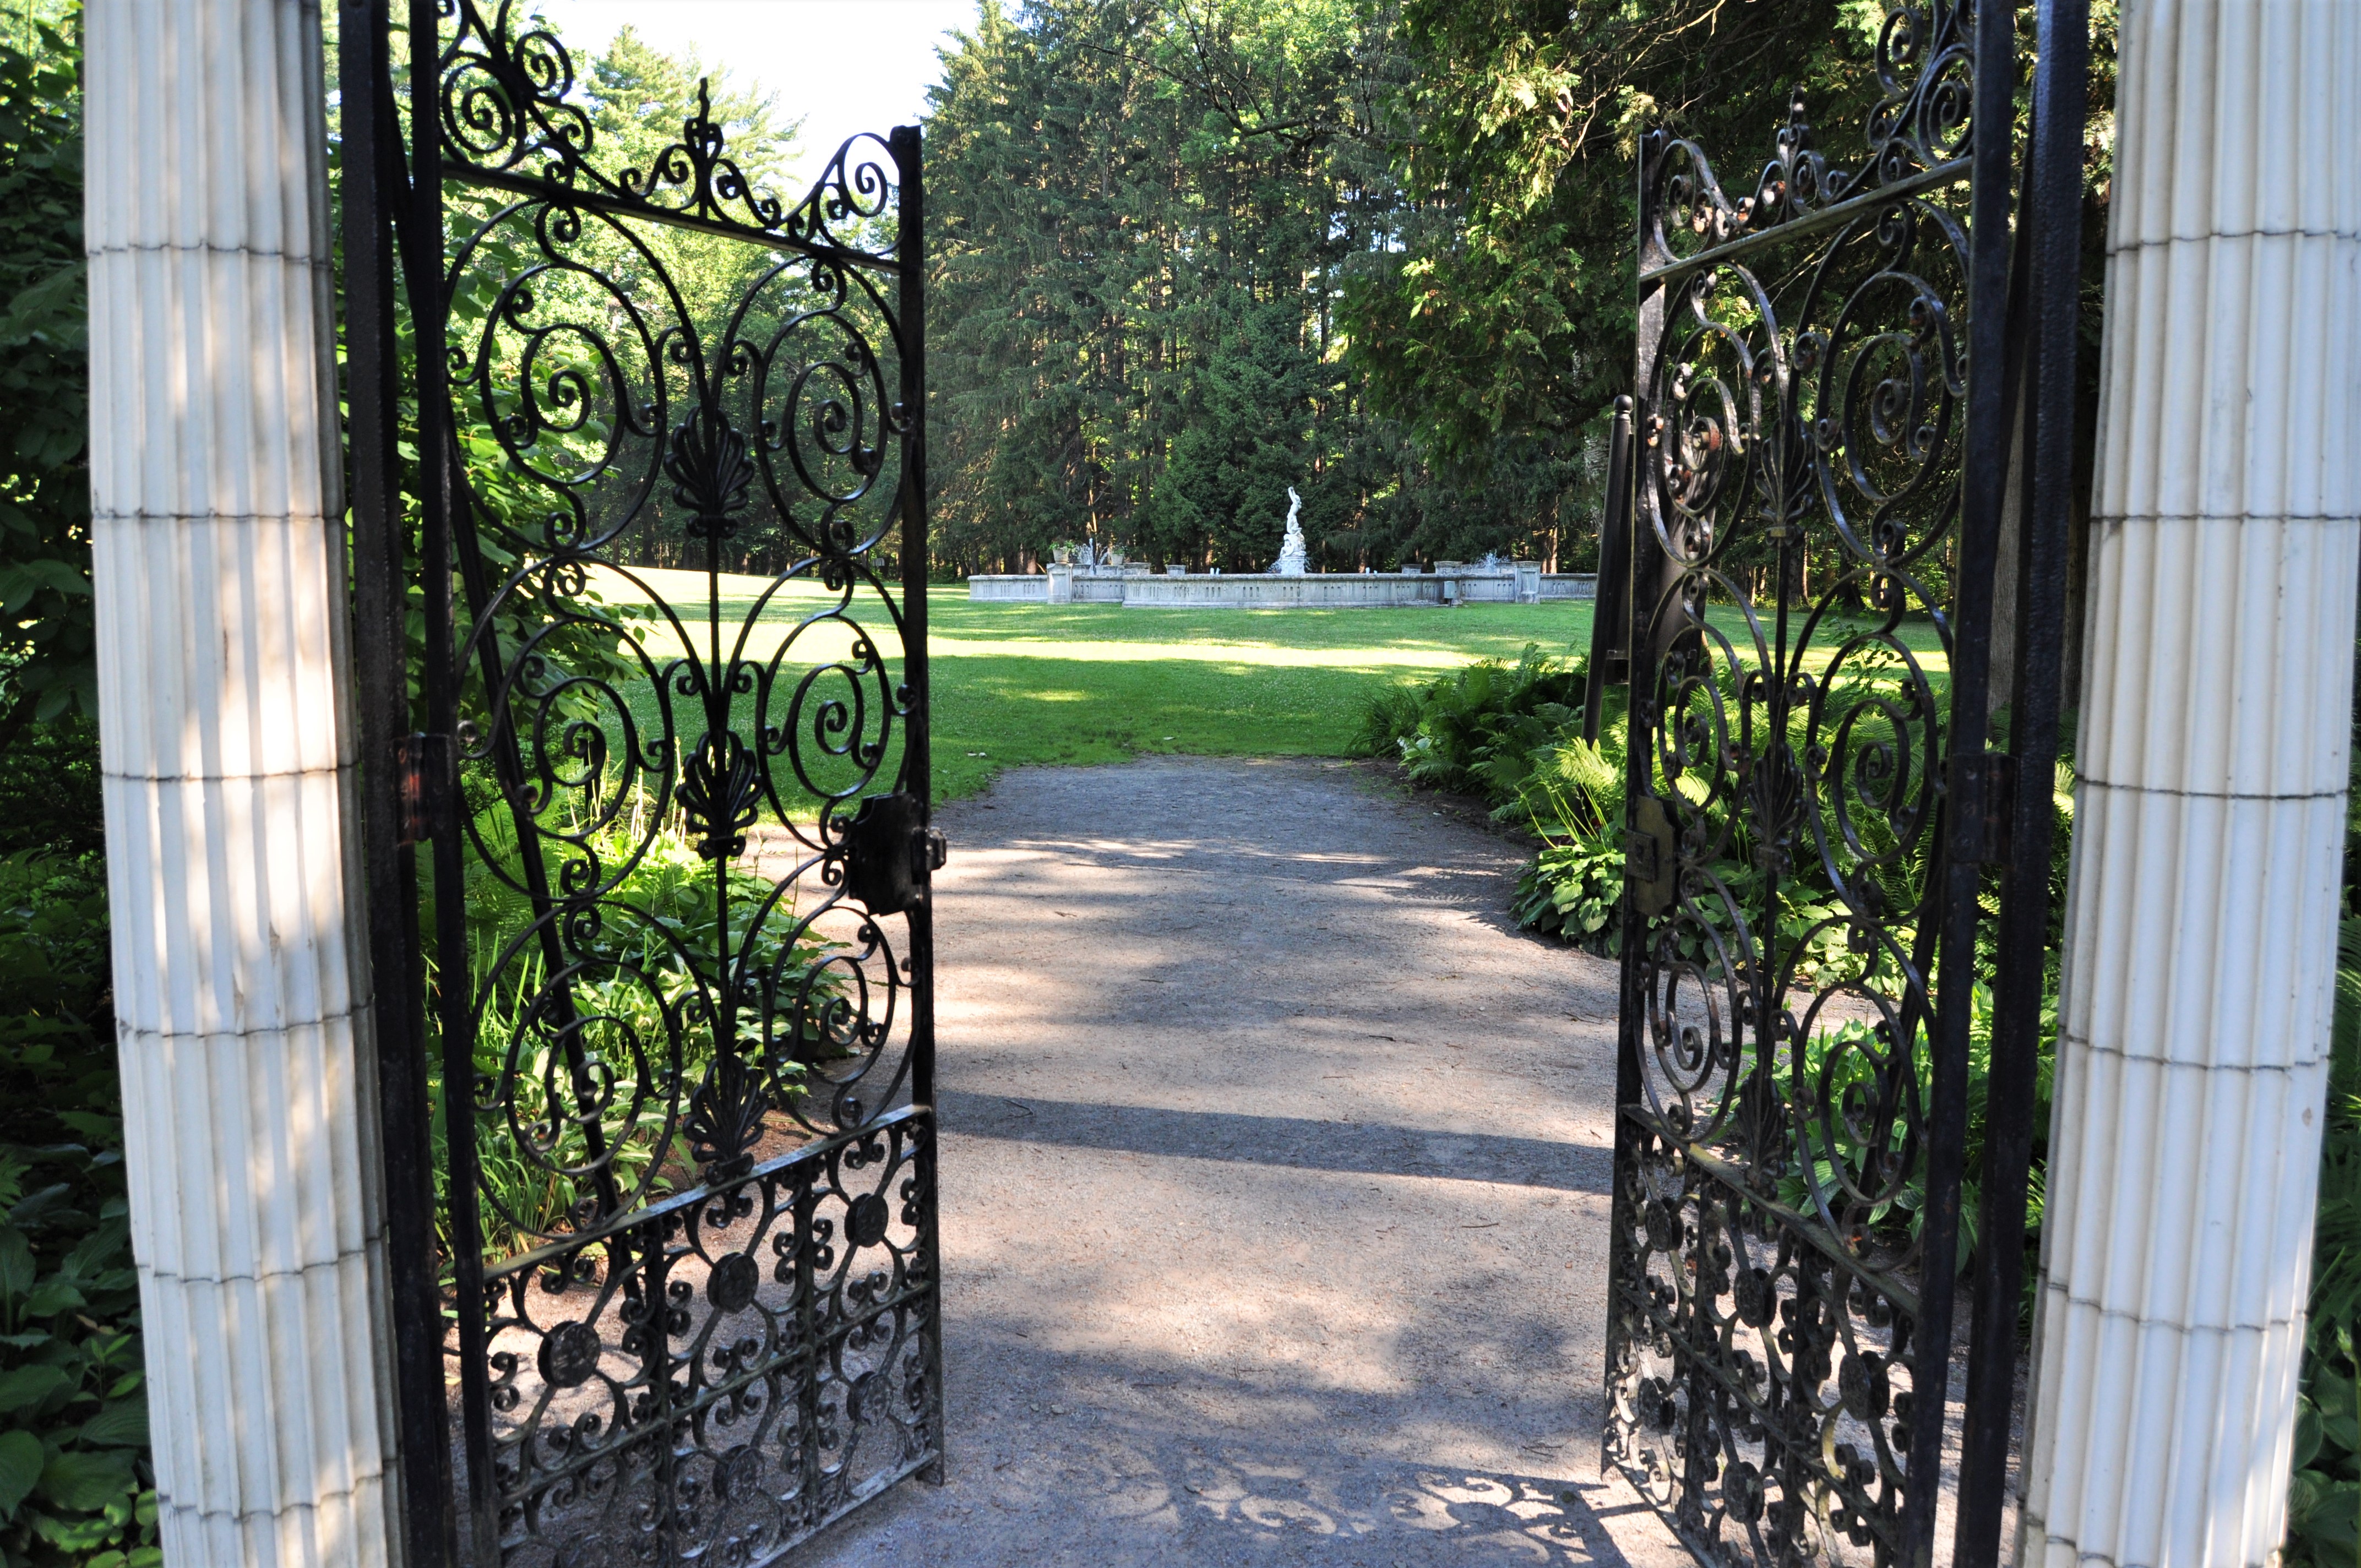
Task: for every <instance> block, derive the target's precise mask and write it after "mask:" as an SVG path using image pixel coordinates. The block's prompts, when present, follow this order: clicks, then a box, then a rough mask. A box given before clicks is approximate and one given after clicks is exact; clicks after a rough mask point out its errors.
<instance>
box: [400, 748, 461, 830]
mask: <svg viewBox="0 0 2361 1568" xmlns="http://www.w3.org/2000/svg"><path fill="white" fill-rule="evenodd" d="M393 778H394V792H395V794H396V795H398V796H399V797H400V811H401V823H400V825H399V836H398V837H397V838H396V839H395V840H394V842H395V843H397V844H423V843H424V842H425V841H426V840H427V839H432V838H433V837H434V830H435V828H437V827H439V826H440V825H441V824H442V823H443V822H444V821H445V819H446V818H447V817H449V815H450V810H451V786H452V779H451V737H449V736H448V735H426V734H412V735H404V736H402V737H401V739H400V740H396V741H394V743H393Z"/></svg>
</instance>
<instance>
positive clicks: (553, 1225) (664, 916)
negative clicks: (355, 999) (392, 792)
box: [422, 804, 840, 1267]
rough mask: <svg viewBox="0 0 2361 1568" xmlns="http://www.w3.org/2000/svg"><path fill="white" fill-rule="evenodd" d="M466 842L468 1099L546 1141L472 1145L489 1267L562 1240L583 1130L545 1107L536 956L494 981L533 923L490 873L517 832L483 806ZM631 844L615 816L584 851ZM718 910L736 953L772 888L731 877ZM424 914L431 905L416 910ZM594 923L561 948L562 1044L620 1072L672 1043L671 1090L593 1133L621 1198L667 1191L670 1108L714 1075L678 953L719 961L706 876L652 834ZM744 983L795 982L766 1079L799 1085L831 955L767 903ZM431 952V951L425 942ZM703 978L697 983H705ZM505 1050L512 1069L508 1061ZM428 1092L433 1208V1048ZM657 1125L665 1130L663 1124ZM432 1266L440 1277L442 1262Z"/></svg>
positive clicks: (546, 1078) (503, 810)
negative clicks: (790, 1045)
mask: <svg viewBox="0 0 2361 1568" xmlns="http://www.w3.org/2000/svg"><path fill="white" fill-rule="evenodd" d="M475 823H476V829H475V830H476V837H477V841H478V843H479V844H481V846H482V847H483V850H484V852H485V856H489V860H487V859H486V858H485V856H478V855H473V854H471V855H470V856H468V857H467V900H466V908H467V924H468V928H469V929H468V944H467V946H468V952H469V955H470V958H471V959H474V960H475V963H476V970H475V972H474V973H473V974H472V975H471V976H470V990H471V994H479V995H480V996H481V1003H480V1005H481V1013H480V1017H479V1020H478V1027H477V1031H476V1040H475V1070H476V1074H477V1077H478V1085H479V1086H478V1094H479V1095H487V1094H489V1093H491V1092H494V1091H491V1090H489V1089H487V1088H485V1087H483V1086H487V1085H495V1084H497V1085H500V1089H499V1090H498V1091H497V1092H498V1093H500V1094H501V1095H503V1096H506V1097H512V1099H513V1101H514V1102H515V1104H516V1107H517V1112H518V1120H519V1123H520V1124H522V1125H523V1126H524V1127H526V1128H527V1129H528V1130H540V1131H542V1132H545V1133H546V1135H548V1137H549V1138H550V1139H551V1141H552V1146H551V1147H550V1148H549V1149H548V1150H547V1151H546V1153H545V1155H544V1157H541V1158H529V1157H526V1156H525V1155H524V1154H523V1153H522V1151H520V1150H519V1149H518V1148H517V1147H516V1146H515V1145H514V1142H513V1140H512V1137H511V1135H509V1132H508V1129H507V1127H506V1126H505V1125H502V1126H500V1127H499V1128H496V1129H493V1130H491V1131H490V1132H489V1133H488V1135H486V1136H484V1137H483V1138H481V1139H480V1140H479V1142H478V1161H479V1165H480V1176H479V1179H480V1183H481V1186H482V1190H483V1191H484V1194H485V1196H486V1198H487V1199H488V1200H489V1202H488V1203H487V1204H486V1205H485V1208H484V1212H483V1221H482V1223H483V1226H484V1250H485V1253H486V1255H487V1256H488V1257H505V1256H509V1255H512V1254H514V1253H517V1252H520V1251H522V1250H524V1249H526V1248H528V1247H530V1246H532V1245H537V1239H538V1238H537V1237H536V1236H535V1235H534V1234H533V1233H535V1232H549V1231H555V1230H563V1229H565V1228H566V1224H567V1223H568V1222H569V1221H570V1220H572V1219H574V1218H575V1217H576V1216H577V1214H578V1212H579V1211H580V1208H581V1205H582V1204H583V1202H584V1201H585V1200H586V1198H588V1191H587V1190H586V1189H585V1186H584V1184H583V1182H582V1180H581V1179H579V1178H577V1177H574V1176H568V1175H566V1174H565V1172H566V1168H569V1167H571V1168H577V1169H579V1168H583V1167H585V1166H587V1165H588V1148H587V1135H586V1129H585V1127H584V1125H583V1124H582V1123H581V1122H580V1121H578V1120H577V1119H576V1118H575V1116H574V1115H573V1114H572V1112H571V1108H570V1107H566V1106H563V1105H554V1104H553V1103H552V1102H551V1100H552V1096H553V1094H555V1093H557V1092H560V1091H562V1086H564V1085H565V1084H566V1082H567V1081H568V1075H567V1074H566V1073H565V1072H564V1071H560V1070H555V1069H554V1067H553V1061H552V1055H553V1053H554V1052H555V1051H558V1050H560V1049H562V1048H563V1046H562V1044H561V1041H560V1037H559V1036H560V1031H559V1029H558V1027H557V1025H556V1022H555V1018H554V1016H553V1015H552V1014H550V1012H549V1010H548V1007H547V998H546V997H545V996H543V995H542V992H543V985H544V979H545V977H546V970H545V969H544V959H543V957H542V955H541V953H540V952H539V950H538V949H537V948H534V947H532V946H530V945H528V946H526V947H525V948H522V949H520V951H519V953H518V956H517V957H516V958H515V959H511V961H510V963H509V964H508V965H507V966H506V967H505V968H503V969H500V970H498V971H497V972H495V965H497V964H498V962H499V959H500V954H501V953H502V952H503V951H504V950H505V949H506V948H509V947H510V946H511V944H514V943H516V942H517V940H518V938H520V937H522V936H524V935H525V934H527V933H528V932H529V931H530V930H531V927H533V905H532V902H531V900H530V899H529V898H527V897H526V895H525V894H522V893H521V892H519V891H518V890H517V889H516V888H515V887H514V886H512V885H511V883H509V882H507V881H505V880H504V879H502V878H501V877H500V875H499V874H498V873H497V872H495V871H494V870H493V862H497V863H499V864H501V865H505V866H507V867H509V868H510V869H511V873H512V874H513V872H514V868H515V867H516V866H517V864H518V859H517V856H518V850H517V843H516V828H515V825H514V822H513V819H512V818H511V816H510V813H509V810H508V808H507V807H506V806H503V805H497V804H495V805H490V806H484V807H482V808H481V809H480V810H478V812H477V814H476V818H475ZM637 838H638V834H637V832H636V831H635V829H634V828H633V827H632V826H631V823H630V822H629V821H628V820H627V821H626V822H624V823H622V824H620V825H618V827H617V828H614V829H613V830H611V831H609V832H608V833H606V834H602V835H600V836H599V838H598V839H597V840H595V841H594V848H595V849H596V850H598V854H599V856H600V859H601V861H602V863H603V864H605V865H608V866H613V865H616V864H619V863H620V862H621V861H623V860H625V859H626V858H628V856H629V853H630V850H631V846H632V845H633V844H634V843H636V842H637ZM544 852H545V853H548V854H549V855H550V858H551V882H552V883H553V884H555V883H557V882H558V871H557V857H556V854H555V850H552V849H550V848H549V846H548V845H547V842H546V841H544ZM729 877H730V907H731V910H732V912H733V930H732V932H731V940H732V942H733V943H742V942H745V941H746V937H745V934H744V932H743V931H742V930H741V929H738V928H736V927H734V921H735V920H736V919H741V918H743V917H744V916H745V915H746V914H747V913H748V912H750V911H752V910H754V909H756V908H759V907H762V905H763V901H764V900H765V899H767V898H768V897H769V896H770V894H772V892H773V887H772V884H771V883H768V882H766V881H764V880H763V878H761V877H758V876H755V875H752V874H751V873H749V872H741V871H739V870H737V869H735V868H732V869H731V870H730V872H729ZM422 902H423V903H427V904H428V905H430V906H431V901H425V900H423V901H422ZM600 910H601V913H602V916H603V917H604V918H603V920H602V924H601V927H600V928H599V930H598V933H597V934H596V935H585V934H581V933H577V934H576V935H575V936H574V937H573V938H569V940H568V942H567V944H566V954H567V958H568V959H569V960H571V961H574V962H575V964H576V972H575V973H574V975H573V976H572V978H571V979H570V980H569V981H568V987H567V989H568V994H569V995H570V997H571V999H572V1004H573V1006H574V1008H575V1010H576V1012H577V1015H578V1016H579V1017H580V1018H582V1019H583V1020H585V1021H586V1022H585V1023H584V1024H583V1025H582V1027H581V1028H580V1030H579V1032H578V1033H577V1035H576V1036H575V1037H576V1039H577V1040H578V1041H579V1042H580V1043H581V1044H582V1046H583V1047H585V1048H587V1049H588V1051H589V1052H590V1054H591V1055H593V1056H594V1057H602V1056H603V1057H606V1058H609V1059H610V1060H612V1061H628V1060H629V1059H630V1058H631V1050H630V1046H629V1041H630V1040H631V1039H632V1038H634V1037H636V1038H637V1039H639V1040H642V1041H653V1040H662V1039H664V1038H666V1037H667V1036H668V1035H669V1034H671V1033H674V1032H676V1033H677V1035H678V1036H679V1037H680V1039H681V1041H682V1044H683V1046H684V1047H685V1049H684V1051H683V1054H682V1058H681V1060H680V1063H679V1067H678V1073H679V1078H678V1083H677V1085H676V1086H675V1084H674V1082H673V1081H672V1080H671V1077H670V1074H669V1072H668V1071H666V1070H665V1069H663V1067H662V1066H661V1064H659V1066H658V1069H657V1077H658V1079H659V1080H661V1081H660V1082H658V1083H657V1084H656V1087H657V1088H658V1089H659V1090H660V1091H661V1092H658V1093H656V1094H654V1095H653V1096H652V1097H651V1098H650V1100H649V1101H648V1102H647V1103H646V1104H644V1105H643V1106H642V1107H641V1109H640V1110H639V1112H638V1113H637V1114H636V1115H635V1116H634V1117H633V1118H632V1119H631V1122H630V1124H628V1125H620V1124H617V1123H615V1122H612V1121H609V1122H607V1123H604V1124H602V1129H603V1132H604V1134H605V1135H607V1136H608V1137H609V1139H610V1140H611V1143H612V1146H613V1153H612V1162H611V1167H610V1168H612V1169H613V1171H614V1173H615V1175H616V1177H617V1178H618V1179H619V1180H620V1182H621V1183H622V1184H623V1186H624V1188H625V1190H627V1191H628V1190H632V1189H634V1188H636V1187H637V1186H638V1185H639V1184H640V1183H641V1182H642V1181H643V1180H644V1181H647V1182H648V1183H649V1184H650V1186H651V1190H653V1191H658V1192H661V1191H665V1190H671V1188H672V1187H673V1186H674V1185H675V1178H676V1177H678V1176H683V1175H686V1173H687V1172H688V1171H689V1170H691V1169H692V1168H693V1165H694V1162H693V1159H692V1157H691V1156H690V1154H689V1152H688V1149H687V1147H686V1135H685V1134H686V1129H685V1128H684V1127H683V1126H682V1125H680V1124H677V1123H673V1122H670V1114H669V1112H670V1107H671V1106H673V1105H674V1104H675V1102H679V1101H681V1100H684V1099H685V1097H686V1094H687V1092H688V1091H689V1089H690V1088H692V1087H693V1086H694V1085H696V1084H697V1082H698V1081H699V1080H701V1079H702V1078H703V1076H704V1075H705V1074H706V1073H707V1072H708V1070H709V1069H710V1068H711V1066H712V1061H713V1058H712V1038H711V1034H710V1029H709V1026H703V1025H699V1024H698V1023H697V1008H696V1006H695V1005H694V997H695V994H696V992H697V991H698V989H699V986H700V980H699V976H698V974H697V972H695V971H694V970H692V968H691V967H690V961H689V955H701V954H707V953H712V952H718V951H719V950H720V948H721V933H720V931H719V915H718V912H717V911H716V909H715V907H714V897H713V868H712V863H711V862H710V861H705V860H703V859H701V858H699V857H698V856H697V854H696V853H695V852H694V851H693V850H690V849H689V847H688V846H687V845H686V843H685V842H683V841H682V839H680V838H679V837H678V836H677V835H675V834H674V833H672V832H669V831H662V830H660V831H658V832H656V833H655V834H654V835H653V839H652V840H651V841H650V843H649V844H648V846H647V848H646V850H645V852H644V853H642V854H641V856H640V857H639V859H638V861H636V862H635V863H633V864H632V865H631V869H630V871H629V872H626V873H625V874H624V876H623V877H622V880H621V881H620V883H618V885H617V886H616V887H615V889H614V891H613V892H612V893H611V894H609V895H608V896H607V897H606V898H605V899H602V900H601V901H600ZM751 949H752V952H751V962H750V966H749V968H750V972H751V973H752V974H755V975H757V976H761V975H765V974H769V973H773V972H776V973H778V974H779V975H780V976H781V977H782V984H783V986H784V985H799V988H800V992H801V994H802V996H803V999H804V1005H803V1007H802V1009H801V1012H800V1015H799V1018H800V1024H801V1028H802V1035H803V1038H802V1039H801V1040H800V1041H798V1042H796V1045H797V1047H798V1051H799V1055H798V1057H797V1058H795V1059H783V1060H777V1061H771V1062H766V1063H765V1069H766V1070H767V1071H769V1072H770V1073H772V1074H774V1076H776V1077H778V1078H780V1079H783V1080H788V1081H790V1082H792V1081H794V1080H797V1079H799V1078H801V1077H802V1075H803V1074H804V1072H805V1070H806V1067H805V1062H806V1060H807V1059H810V1058H815V1057H817V1056H818V1054H819V1052H820V1049H821V1044H822V1037H823V1036H824V1035H825V1033H826V1025H827V1024H828V1023H829V1019H828V1018H827V1017H826V1014H827V1013H828V1011H829V1007H830V1006H831V1004H832V1003H833V1001H834V999H835V998H836V997H837V996H838V994H839V989H840V988H839V986H838V984H837V982H836V981H835V977H834V975H833V973H832V971H831V970H829V969H828V968H827V966H826V959H828V957H829V954H830V953H832V952H834V951H835V950H836V948H835V947H834V945H833V944H831V943H829V942H826V941H823V940H819V939H818V938H815V937H814V936H813V935H812V934H811V933H808V932H805V931H801V930H799V929H798V928H797V923H796V919H795V917H794V916H793V914H792V913H791V912H790V911H788V910H786V909H785V908H783V907H779V906H773V907H771V908H769V909H768V910H766V911H765V913H764V914H763V917H762V921H761V924H760V925H759V927H757V928H756V929H755V931H754V932H753V935H752V942H751ZM429 950H430V951H431V950H432V948H431V946H430V949H429ZM712 979H713V977H712V976H710V975H706V976H705V977H704V979H703V981H702V983H704V984H708V985H709V984H710V983H711V982H712ZM511 1052H513V1053H514V1058H513V1059H511ZM428 1059H429V1064H430V1065H429V1088H430V1091H431V1092H432V1094H433V1096H434V1102H435V1104H436V1106H437V1110H436V1111H435V1113H434V1139H435V1158H434V1175H435V1181H436V1184H437V1197H438V1200H440V1199H442V1198H445V1197H447V1191H446V1190H445V1184H446V1183H447V1180H448V1160H447V1157H446V1146H445V1143H444V1139H445V1123H444V1121H443V1117H442V1112H441V1110H440V1106H441V1103H442V1081H441V1080H442V1073H441V1065H440V1064H441V1054H440V1048H439V1047H435V1048H434V1050H433V1051H432V1052H431V1053H430V1056H429V1058H428ZM668 1123H669V1125H668ZM448 1212H449V1211H448V1205H447V1204H446V1203H445V1202H442V1201H438V1202H437V1204H436V1213H437V1216H438V1223H443V1224H445V1226H446V1227H447V1223H448V1221H447V1215H448ZM440 1239H441V1241H442V1243H443V1247H442V1250H443V1255H444V1256H445V1259H446V1260H447V1259H448V1257H449V1256H450V1253H451V1245H450V1244H451V1240H452V1238H451V1236H450V1235H449V1234H448V1232H447V1229H446V1230H445V1234H443V1235H442V1237H441V1238H440ZM445 1266H446V1267H447V1261H446V1265H445Z"/></svg>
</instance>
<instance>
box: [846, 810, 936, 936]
mask: <svg viewBox="0 0 2361 1568" xmlns="http://www.w3.org/2000/svg"><path fill="white" fill-rule="evenodd" d="M949 852H950V846H949V845H948V844H947V843H946V842H945V841H944V839H943V836H942V834H941V832H940V831H939V830H938V829H936V828H929V827H928V826H927V825H926V821H925V814H924V813H923V812H922V811H921V810H920V808H919V806H918V798H917V796H916V795H911V794H909V793H908V792H906V791H903V790H896V791H895V792H894V793H893V794H892V795H871V796H870V797H869V798H868V799H866V800H864V801H862V803H861V810H860V812H859V814H858V815H856V816H855V817H853V819H852V820H851V822H850V823H849V824H847V825H846V827H845V829H844V891H845V892H846V894H849V895H850V896H851V897H852V898H854V899H856V900H858V901H859V902H860V903H861V904H862V906H863V907H865V908H867V909H868V910H869V912H870V913H871V914H873V915H899V914H901V913H903V912H904V911H905V910H908V909H914V908H916V907H917V905H920V904H923V903H925V902H926V896H927V883H928V882H929V881H931V880H932V878H933V875H934V873H935V872H939V871H940V870H941V869H942V866H943V861H944V859H945V857H946V856H947V855H948V854H949Z"/></svg>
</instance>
